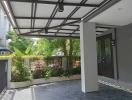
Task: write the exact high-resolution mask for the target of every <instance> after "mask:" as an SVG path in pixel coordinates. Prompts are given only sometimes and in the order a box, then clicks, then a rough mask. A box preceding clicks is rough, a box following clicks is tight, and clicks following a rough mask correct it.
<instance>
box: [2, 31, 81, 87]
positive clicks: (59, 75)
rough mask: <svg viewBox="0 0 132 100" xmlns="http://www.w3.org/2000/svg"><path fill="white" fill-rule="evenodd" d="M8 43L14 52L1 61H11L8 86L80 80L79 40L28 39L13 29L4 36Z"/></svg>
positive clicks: (4, 56)
mask: <svg viewBox="0 0 132 100" xmlns="http://www.w3.org/2000/svg"><path fill="white" fill-rule="evenodd" d="M7 40H8V41H9V43H8V44H9V46H8V48H9V49H10V50H11V51H13V53H11V54H10V55H9V54H8V55H6V54H5V55H3V56H0V59H1V58H8V57H9V58H11V83H21V82H25V83H26V82H27V81H28V82H29V84H28V85H33V84H40V83H45V82H52V81H60V80H69V79H79V78H80V73H81V69H80V41H79V39H72V38H70V39H66V38H54V39H52V38H27V37H20V36H18V35H16V33H15V31H13V30H12V31H10V32H8V33H7ZM76 75H79V77H75V76H76ZM72 76H74V78H73V77H72ZM40 79H41V82H38V80H40ZM52 79H53V80H52ZM36 80H37V81H36ZM34 81H35V83H33V82H34ZM28 85H27V86H28ZM14 87H15V86H14ZM18 87H19V86H18Z"/></svg>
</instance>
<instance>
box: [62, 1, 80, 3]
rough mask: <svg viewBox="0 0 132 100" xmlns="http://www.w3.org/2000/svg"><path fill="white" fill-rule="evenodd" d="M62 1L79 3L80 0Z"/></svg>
mask: <svg viewBox="0 0 132 100" xmlns="http://www.w3.org/2000/svg"><path fill="white" fill-rule="evenodd" d="M64 2H72V3H80V2H81V0H64Z"/></svg>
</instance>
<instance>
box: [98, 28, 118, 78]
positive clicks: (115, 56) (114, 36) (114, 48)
mask: <svg viewBox="0 0 132 100" xmlns="http://www.w3.org/2000/svg"><path fill="white" fill-rule="evenodd" d="M108 34H112V57H113V67H114V79H118V63H117V47H116V29H110V30H108V31H105V32H103V34H100V35H97V37H101V36H105V35H108Z"/></svg>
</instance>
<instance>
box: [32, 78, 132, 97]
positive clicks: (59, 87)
mask: <svg viewBox="0 0 132 100" xmlns="http://www.w3.org/2000/svg"><path fill="white" fill-rule="evenodd" d="M32 95H33V98H34V99H33V100H132V94H131V93H128V92H125V91H122V90H118V89H115V88H112V87H109V86H105V85H102V84H100V85H99V91H97V92H92V93H86V94H84V93H82V92H81V83H80V80H75V81H64V82H57V83H51V84H47V85H39V86H34V87H32Z"/></svg>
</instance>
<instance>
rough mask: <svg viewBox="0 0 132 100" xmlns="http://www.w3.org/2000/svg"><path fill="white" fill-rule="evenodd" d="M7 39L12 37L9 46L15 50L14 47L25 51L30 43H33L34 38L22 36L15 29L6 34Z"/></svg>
mask: <svg viewBox="0 0 132 100" xmlns="http://www.w3.org/2000/svg"><path fill="white" fill-rule="evenodd" d="M6 36H7V39H10V40H11V42H10V43H9V48H10V49H12V50H13V51H14V47H15V48H17V49H19V50H20V51H21V52H22V53H24V52H25V51H26V49H27V47H28V46H29V45H31V44H32V43H33V41H32V39H29V38H25V37H21V36H19V35H17V34H16V33H15V31H10V32H8V33H7V34H6Z"/></svg>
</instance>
